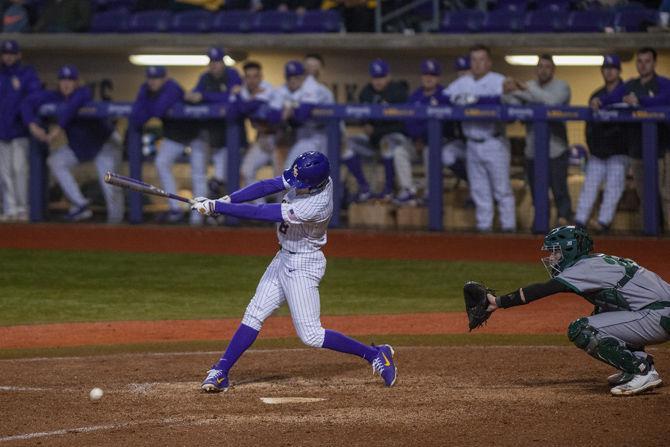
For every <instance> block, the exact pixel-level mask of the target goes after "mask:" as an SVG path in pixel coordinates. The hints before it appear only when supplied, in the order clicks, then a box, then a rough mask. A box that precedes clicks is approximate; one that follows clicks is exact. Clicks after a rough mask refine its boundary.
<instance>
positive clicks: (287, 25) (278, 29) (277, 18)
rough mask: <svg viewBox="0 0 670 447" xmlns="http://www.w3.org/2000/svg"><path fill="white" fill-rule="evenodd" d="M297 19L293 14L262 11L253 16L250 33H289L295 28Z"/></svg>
mask: <svg viewBox="0 0 670 447" xmlns="http://www.w3.org/2000/svg"><path fill="white" fill-rule="evenodd" d="M296 22H297V17H296V14H295V13H294V12H288V11H263V12H258V13H256V14H254V16H253V21H252V24H251V31H253V32H255V33H290V32H292V31H293V29H294V28H295V25H296Z"/></svg>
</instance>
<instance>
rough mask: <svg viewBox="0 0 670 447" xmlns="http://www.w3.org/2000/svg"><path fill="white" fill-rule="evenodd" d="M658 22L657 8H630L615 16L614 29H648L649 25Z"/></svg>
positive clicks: (629, 30) (632, 30)
mask: <svg viewBox="0 0 670 447" xmlns="http://www.w3.org/2000/svg"><path fill="white" fill-rule="evenodd" d="M657 23H658V11H657V10H655V9H628V10H624V11H619V12H617V13H616V15H615V16H614V29H616V30H617V31H628V32H637V31H646V30H647V27H648V26H650V25H651V26H653V25H656V24H657Z"/></svg>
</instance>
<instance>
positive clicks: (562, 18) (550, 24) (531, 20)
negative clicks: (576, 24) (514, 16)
mask: <svg viewBox="0 0 670 447" xmlns="http://www.w3.org/2000/svg"><path fill="white" fill-rule="evenodd" d="M567 22H568V13H567V12H566V11H557V12H552V13H551V14H549V13H547V11H531V12H528V13H526V21H525V32H527V33H560V32H563V31H565V27H566V26H567Z"/></svg>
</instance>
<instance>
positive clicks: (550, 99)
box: [503, 54, 572, 226]
mask: <svg viewBox="0 0 670 447" xmlns="http://www.w3.org/2000/svg"><path fill="white" fill-rule="evenodd" d="M555 71H556V65H555V64H554V60H553V58H552V57H551V56H550V55H548V54H543V55H540V57H539V60H538V63H537V67H536V69H535V73H536V76H537V80H535V79H533V80H530V81H528V82H521V81H518V80H516V79H513V78H507V79H505V83H504V85H503V89H504V92H505V95H503V102H506V103H508V104H529V105H532V104H543V105H568V104H570V86H569V85H568V84H567V83H566V82H565V81H562V80H560V79H555V78H554V72H555ZM549 133H550V137H549V185H550V186H551V191H552V193H553V195H554V201H555V202H556V209H557V210H558V225H559V226H560V225H567V224H568V223H569V222H571V221H572V205H571V204H570V194H569V193H568V180H567V178H568V155H569V154H568V133H567V130H566V127H565V123H564V122H560V121H555V122H551V123H549ZM534 142H535V135H534V133H533V126H532V124H531V123H527V124H526V149H525V156H526V175H527V176H528V181H529V183H530V189H531V191H533V188H534V187H535V163H534V162H533V160H534V158H535V144H534ZM534 198H535V194H533V199H534Z"/></svg>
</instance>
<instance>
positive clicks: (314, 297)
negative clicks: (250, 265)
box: [242, 179, 333, 348]
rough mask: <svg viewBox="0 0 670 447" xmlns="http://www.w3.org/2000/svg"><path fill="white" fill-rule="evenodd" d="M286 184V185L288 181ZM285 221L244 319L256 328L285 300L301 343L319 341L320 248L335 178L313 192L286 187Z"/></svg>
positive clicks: (318, 344)
mask: <svg viewBox="0 0 670 447" xmlns="http://www.w3.org/2000/svg"><path fill="white" fill-rule="evenodd" d="M284 186H286V187H287V188H289V186H288V184H287V183H286V181H284ZM281 210H282V217H283V218H284V221H283V222H281V223H278V224H277V237H278V239H279V243H280V244H281V247H282V248H281V249H280V250H279V252H277V254H276V255H275V257H274V259H273V260H272V262H271V263H270V265H269V266H268V268H267V270H266V271H265V273H264V274H263V277H262V278H261V281H260V283H259V284H258V287H257V288H256V294H255V295H254V297H253V299H252V300H251V302H250V303H249V305H248V306H247V310H246V312H245V313H244V318H243V319H242V324H245V325H247V326H249V327H251V328H253V329H255V330H257V331H260V330H261V326H262V325H263V322H264V321H265V319H266V318H268V317H269V316H270V315H272V313H273V312H274V311H275V310H277V309H278V308H279V306H281V305H282V304H283V303H284V301H286V302H287V304H288V307H289V310H290V311H291V318H292V319H293V325H294V326H295V330H296V332H297V333H298V336H299V337H300V340H302V342H303V343H305V344H306V345H309V346H313V347H319V348H320V347H321V346H322V345H323V340H324V335H325V331H324V329H323V327H322V326H321V319H320V317H321V303H320V298H319V283H320V282H321V278H323V275H324V273H325V271H326V258H325V256H324V255H323V253H322V252H321V247H323V246H324V245H326V240H327V237H326V231H327V229H328V223H329V222H330V217H331V215H332V214H333V182H332V180H330V179H329V180H328V183H327V185H326V186H325V187H324V188H323V189H322V190H320V191H317V192H315V193H312V194H297V193H296V190H295V189H293V188H292V189H290V190H289V191H288V193H286V195H285V196H284V199H283V200H282V205H281Z"/></svg>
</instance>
